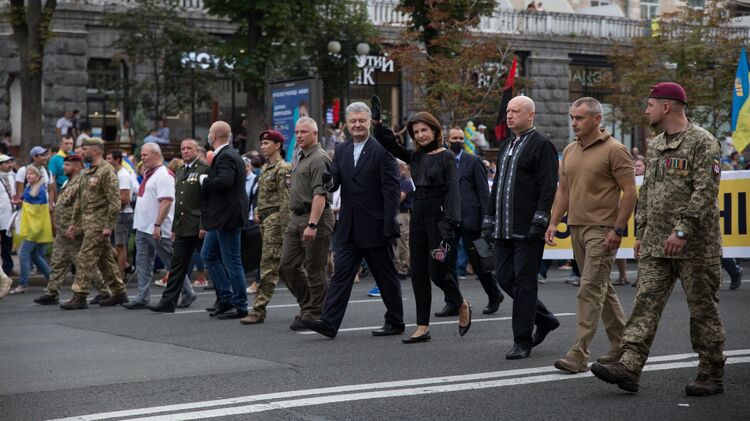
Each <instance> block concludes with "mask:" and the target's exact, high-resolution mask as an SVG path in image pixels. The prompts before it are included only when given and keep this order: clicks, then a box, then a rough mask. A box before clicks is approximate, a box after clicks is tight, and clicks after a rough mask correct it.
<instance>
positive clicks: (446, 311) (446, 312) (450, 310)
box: [435, 305, 458, 317]
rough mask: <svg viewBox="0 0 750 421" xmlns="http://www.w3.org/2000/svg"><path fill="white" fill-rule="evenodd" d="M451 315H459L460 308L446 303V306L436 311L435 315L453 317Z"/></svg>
mask: <svg viewBox="0 0 750 421" xmlns="http://www.w3.org/2000/svg"><path fill="white" fill-rule="evenodd" d="M451 316H458V310H457V309H456V308H455V307H453V306H449V305H446V306H445V307H443V309H442V310H440V311H438V312H437V313H435V317H451Z"/></svg>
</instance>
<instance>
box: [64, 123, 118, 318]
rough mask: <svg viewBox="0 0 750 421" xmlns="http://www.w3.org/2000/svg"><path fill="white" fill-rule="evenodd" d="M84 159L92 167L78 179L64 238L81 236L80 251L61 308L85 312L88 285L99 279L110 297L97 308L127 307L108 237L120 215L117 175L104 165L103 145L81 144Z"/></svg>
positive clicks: (97, 142) (96, 142)
mask: <svg viewBox="0 0 750 421" xmlns="http://www.w3.org/2000/svg"><path fill="white" fill-rule="evenodd" d="M82 147H83V156H84V159H85V160H86V162H88V163H90V164H91V166H90V167H89V169H87V170H86V172H84V173H83V175H81V185H80V187H79V189H78V200H77V201H76V205H75V207H74V209H73V223H72V224H71V225H70V227H68V230H67V233H66V234H67V237H68V238H69V239H73V238H75V237H76V235H77V234H78V233H79V232H82V233H83V240H82V242H81V250H80V251H79V252H78V258H77V259H76V262H77V263H78V266H77V267H76V277H75V281H73V298H72V299H71V300H70V301H67V302H65V303H63V304H60V307H61V308H63V309H65V310H75V309H83V308H87V307H88V305H87V303H86V296H87V295H88V293H89V282H91V281H93V279H94V278H96V277H97V276H99V273H98V272H97V268H98V269H99V272H101V276H102V278H103V279H104V282H105V283H106V284H107V285H108V286H109V290H110V292H111V294H112V295H111V296H110V297H109V298H106V299H103V300H101V301H99V305H100V306H114V305H117V304H122V303H127V302H128V295H127V293H126V292H125V285H124V284H123V283H122V279H121V278H120V270H119V268H118V267H117V261H115V255H114V252H113V250H112V245H111V244H110V240H109V237H110V236H111V235H112V229H113V228H114V227H115V222H116V221H117V215H118V214H119V213H120V187H119V183H118V180H117V174H115V170H114V169H113V168H112V166H111V165H109V164H107V163H106V162H105V161H104V158H103V154H104V142H103V141H102V140H101V139H99V138H95V137H92V138H88V139H85V140H84V141H83V143H82Z"/></svg>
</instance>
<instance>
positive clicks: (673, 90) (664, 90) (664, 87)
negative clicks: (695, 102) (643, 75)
mask: <svg viewBox="0 0 750 421" xmlns="http://www.w3.org/2000/svg"><path fill="white" fill-rule="evenodd" d="M648 97H649V98H655V99H673V100H675V101H680V102H681V103H683V104H686V105H687V94H685V90H684V89H682V86H680V85H679V84H677V83H674V82H661V83H657V84H656V85H654V86H652V87H651V93H650V94H649V96H648Z"/></svg>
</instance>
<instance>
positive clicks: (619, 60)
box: [604, 1, 746, 136]
mask: <svg viewBox="0 0 750 421" xmlns="http://www.w3.org/2000/svg"><path fill="white" fill-rule="evenodd" d="M726 7H727V3H726V2H724V1H717V2H707V3H706V7H705V9H702V10H699V9H690V8H683V9H681V10H679V11H678V12H676V13H674V14H669V15H664V16H662V17H661V18H660V20H659V21H656V22H653V23H652V25H651V28H652V30H651V33H650V34H646V35H644V36H641V37H638V38H635V39H633V40H632V42H631V43H629V44H620V45H616V46H615V47H613V49H612V52H611V54H610V56H609V59H610V62H611V63H612V64H613V66H614V72H613V76H612V77H611V78H610V79H609V80H606V81H604V86H605V87H606V88H607V89H609V90H611V91H613V94H612V95H611V96H610V97H609V99H608V102H610V103H611V104H612V105H613V106H614V109H615V113H614V116H613V118H615V119H617V120H620V121H622V125H623V128H624V129H626V130H627V129H630V128H637V127H647V125H648V121H647V120H646V117H645V115H644V110H645V108H646V103H645V98H646V97H647V95H648V92H649V88H650V87H651V86H653V85H655V84H656V83H658V82H663V81H673V82H677V83H679V84H681V85H682V86H683V87H685V90H686V91H687V94H688V100H689V107H688V108H687V112H688V117H689V118H690V119H691V120H692V121H693V122H695V123H697V124H699V125H701V126H703V127H705V128H706V129H707V130H709V131H710V132H711V133H713V134H714V135H716V136H720V135H722V134H723V133H719V131H720V130H721V128H722V127H726V126H725V125H727V124H728V123H729V121H730V118H731V111H732V107H731V103H732V86H733V83H734V77H735V71H736V68H737V67H736V66H737V59H738V57H739V54H740V47H741V45H742V44H743V42H745V41H746V37H745V35H744V34H745V33H746V31H745V30H744V29H743V30H733V29H732V28H730V27H728V26H727V24H728V20H729V17H728V15H727V14H726V13H725V12H726ZM738 29H739V28H738Z"/></svg>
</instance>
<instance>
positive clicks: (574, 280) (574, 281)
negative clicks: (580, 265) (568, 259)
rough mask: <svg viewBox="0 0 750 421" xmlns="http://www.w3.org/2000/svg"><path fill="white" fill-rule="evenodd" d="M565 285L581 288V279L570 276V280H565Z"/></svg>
mask: <svg viewBox="0 0 750 421" xmlns="http://www.w3.org/2000/svg"><path fill="white" fill-rule="evenodd" d="M565 283H566V284H569V285H573V286H574V287H579V286H581V278H579V277H578V276H575V275H571V276H570V278H568V279H566V280H565Z"/></svg>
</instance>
